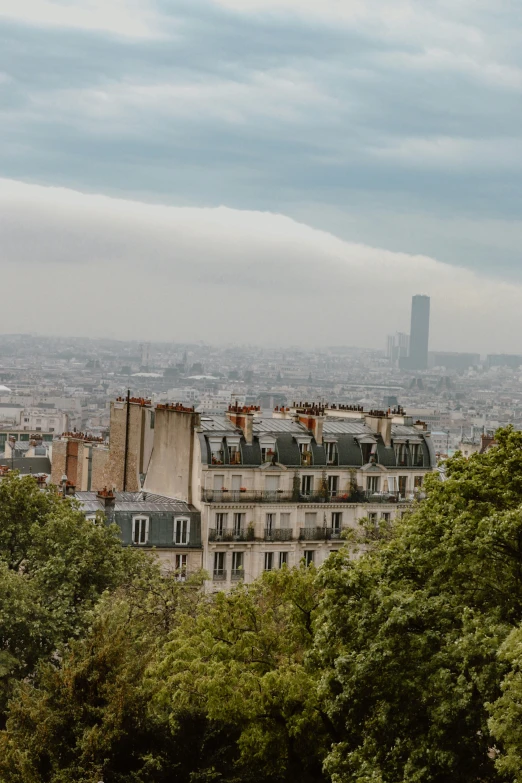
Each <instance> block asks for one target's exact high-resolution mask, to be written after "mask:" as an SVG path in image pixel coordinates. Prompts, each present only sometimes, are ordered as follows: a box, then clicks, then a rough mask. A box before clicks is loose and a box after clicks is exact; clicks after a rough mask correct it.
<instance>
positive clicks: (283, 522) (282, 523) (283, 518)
mask: <svg viewBox="0 0 522 783" xmlns="http://www.w3.org/2000/svg"><path fill="white" fill-rule="evenodd" d="M290 519H291V517H290V512H289V511H282V512H281V515H280V517H279V527H280V528H281V529H282V530H289V529H290Z"/></svg>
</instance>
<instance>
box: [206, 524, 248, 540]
mask: <svg viewBox="0 0 522 783" xmlns="http://www.w3.org/2000/svg"><path fill="white" fill-rule="evenodd" d="M208 540H209V541H253V540H254V530H253V528H246V529H245V528H215V527H211V528H210V530H209V531H208Z"/></svg>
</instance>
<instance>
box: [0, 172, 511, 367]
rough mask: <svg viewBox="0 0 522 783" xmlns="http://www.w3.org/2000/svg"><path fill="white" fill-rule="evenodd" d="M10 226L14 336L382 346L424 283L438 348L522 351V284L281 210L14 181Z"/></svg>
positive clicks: (8, 195) (5, 227)
mask: <svg viewBox="0 0 522 783" xmlns="http://www.w3.org/2000/svg"><path fill="white" fill-rule="evenodd" d="M0 235H1V236H2V261H3V263H2V288H3V290H4V291H5V292H7V295H6V296H5V297H4V305H3V318H4V323H7V324H9V328H10V330H12V331H29V330H35V331H40V332H48V333H55V334H57V333H60V334H65V335H67V334H71V335H86V334H88V335H93V336H104V335H106V336H112V337H119V338H136V339H155V340H161V339H165V340H176V339H179V340H180V341H183V340H188V339H192V340H195V339H201V340H206V341H208V342H216V341H234V342H251V343H254V344H280V345H289V344H293V345H307V344H308V345H310V344H312V345H333V344H338V345H339V344H340V345H354V344H356V345H364V346H368V347H379V346H381V345H383V344H384V339H385V335H386V333H387V332H390V331H395V330H396V329H399V330H407V328H408V319H409V307H410V298H411V296H412V295H413V294H415V293H420V292H422V293H427V294H429V295H430V296H431V297H432V339H431V344H432V347H433V348H438V349H446V350H480V351H483V352H484V351H495V350H505V351H513V352H515V351H517V350H520V346H519V339H518V335H519V333H520V327H521V316H520V307H519V303H520V299H521V296H522V286H519V285H507V284H505V283H502V282H500V281H495V280H492V279H488V278H485V277H480V276H478V275H476V274H475V273H473V272H471V271H469V270H466V269H461V268H452V267H450V266H449V265H447V264H443V263H440V262H438V261H436V260H434V259H433V258H429V257H426V256H420V255H419V256H412V255H407V254H405V253H393V252H390V251H386V250H382V249H378V248H373V247H369V246H366V245H363V244H355V243H350V242H346V241H343V240H341V239H339V238H337V237H335V236H333V235H332V234H328V233H326V232H322V231H318V230H315V229H313V228H310V227H309V226H306V225H304V224H301V223H297V222H296V221H294V220H291V219H289V218H288V217H286V216H284V215H280V214H272V213H262V212H255V211H239V210H234V209H229V208H225V207H219V208H206V209H205V208H178V207H171V206H162V205H151V204H143V203H140V202H135V201H127V200H123V199H112V198H108V197H106V196H93V195H84V194H81V193H78V192H75V191H71V190H67V189H61V188H45V187H40V186H35V185H27V184H23V183H20V182H13V181H10V180H0ZM22 286H23V291H24V295H23V307H21V306H20V299H19V296H16V295H15V293H16V291H19V290H21V287H22ZM492 322H494V324H495V330H494V333H493V332H492V329H491V324H492Z"/></svg>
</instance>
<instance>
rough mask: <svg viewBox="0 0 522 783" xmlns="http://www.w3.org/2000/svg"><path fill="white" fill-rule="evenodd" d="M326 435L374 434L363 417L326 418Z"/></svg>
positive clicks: (324, 430) (324, 431)
mask: <svg viewBox="0 0 522 783" xmlns="http://www.w3.org/2000/svg"><path fill="white" fill-rule="evenodd" d="M323 434H324V435H364V434H368V435H370V434H373V433H372V430H371V429H370V428H369V427H367V426H366V424H365V423H364V421H363V419H334V418H331V419H326V421H325V423H324V427H323Z"/></svg>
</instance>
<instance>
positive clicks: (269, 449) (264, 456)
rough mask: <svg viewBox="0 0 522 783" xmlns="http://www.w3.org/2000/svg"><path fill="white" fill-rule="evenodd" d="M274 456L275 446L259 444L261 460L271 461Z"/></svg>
mask: <svg viewBox="0 0 522 783" xmlns="http://www.w3.org/2000/svg"><path fill="white" fill-rule="evenodd" d="M274 457H275V446H274V445H271V446H261V462H272V460H273V459H274Z"/></svg>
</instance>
